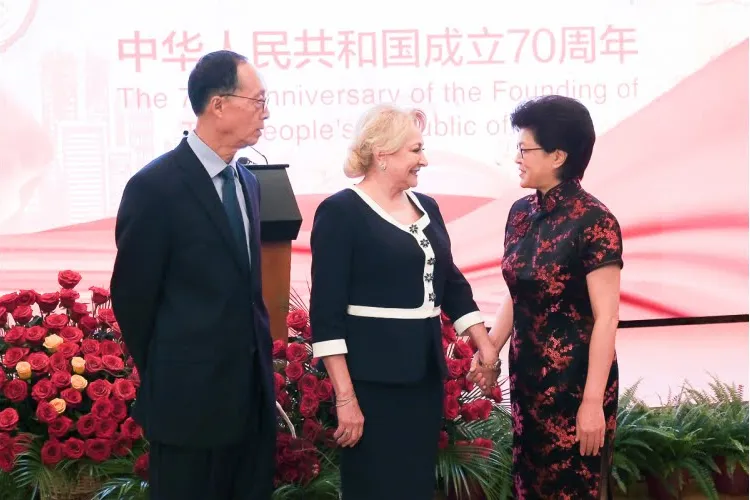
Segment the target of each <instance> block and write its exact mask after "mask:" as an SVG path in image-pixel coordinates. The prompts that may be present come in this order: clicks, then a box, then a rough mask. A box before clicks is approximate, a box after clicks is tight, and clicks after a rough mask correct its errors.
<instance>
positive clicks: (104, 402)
mask: <svg viewBox="0 0 750 500" xmlns="http://www.w3.org/2000/svg"><path fill="white" fill-rule="evenodd" d="M89 387H91V385H90V384H89ZM91 414H92V415H93V416H94V417H96V419H97V420H102V419H104V418H109V416H110V415H112V403H111V402H110V401H109V399H97V400H96V401H94V404H92V405H91Z"/></svg>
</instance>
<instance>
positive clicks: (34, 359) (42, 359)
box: [27, 352, 49, 372]
mask: <svg viewBox="0 0 750 500" xmlns="http://www.w3.org/2000/svg"><path fill="white" fill-rule="evenodd" d="M27 361H28V362H29V364H30V365H31V370H32V371H35V372H43V371H46V370H47V368H48V367H49V357H47V355H46V354H44V353H43V352H33V353H31V354H29V357H28V359H27Z"/></svg>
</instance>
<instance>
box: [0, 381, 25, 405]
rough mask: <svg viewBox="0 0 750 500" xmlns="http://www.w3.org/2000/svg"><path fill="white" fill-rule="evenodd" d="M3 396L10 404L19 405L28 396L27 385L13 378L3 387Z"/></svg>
mask: <svg viewBox="0 0 750 500" xmlns="http://www.w3.org/2000/svg"><path fill="white" fill-rule="evenodd" d="M3 395H4V396H5V398H6V399H8V400H10V402H11V403H20V402H21V401H23V400H24V399H26V396H28V395H29V384H27V383H26V382H25V381H24V380H21V379H19V378H14V379H13V380H10V381H9V382H8V383H6V384H5V387H3Z"/></svg>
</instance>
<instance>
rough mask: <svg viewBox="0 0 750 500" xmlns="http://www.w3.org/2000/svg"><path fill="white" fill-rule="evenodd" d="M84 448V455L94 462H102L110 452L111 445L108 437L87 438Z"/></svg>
mask: <svg viewBox="0 0 750 500" xmlns="http://www.w3.org/2000/svg"><path fill="white" fill-rule="evenodd" d="M84 449H85V450H86V456H87V457H89V458H90V459H91V460H93V461H94V462H104V461H105V460H107V459H108V458H109V456H110V455H111V454H112V445H111V444H110V442H109V440H108V439H87V440H86V443H85V444H84Z"/></svg>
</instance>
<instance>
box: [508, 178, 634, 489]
mask: <svg viewBox="0 0 750 500" xmlns="http://www.w3.org/2000/svg"><path fill="white" fill-rule="evenodd" d="M611 264H614V265H618V266H620V267H622V265H623V261H622V236H621V234H620V227H619V225H618V223H617V219H615V217H614V216H613V215H612V213H611V212H610V211H609V210H608V209H607V207H605V206H604V205H603V204H602V203H601V202H599V201H598V200H597V199H596V198H594V197H593V196H591V195H590V194H589V193H587V192H586V191H584V190H583V188H582V187H581V185H580V183H579V182H578V181H577V180H572V181H565V182H563V183H561V184H559V185H557V186H555V187H554V188H552V189H551V190H549V191H548V192H547V194H546V195H544V196H541V194H540V193H536V194H534V195H530V196H527V197H525V198H522V199H520V200H518V201H516V202H515V203H514V204H513V206H512V207H511V210H510V213H509V216H508V223H507V226H506V230H505V254H504V257H503V264H502V270H503V277H504V278H505V281H506V283H507V285H508V289H509V290H510V294H511V297H512V299H513V334H512V337H511V345H510V353H509V377H510V395H511V404H512V417H513V482H514V486H513V488H514V493H515V498H517V499H556V500H557V499H576V500H580V499H586V498H596V499H598V498H600V491H601V488H602V485H603V483H604V481H608V480H609V471H610V468H611V461H612V442H613V439H614V433H615V426H616V418H617V398H618V369H617V360H616V358H615V360H614V362H613V363H612V368H611V370H610V373H609V379H608V381H607V388H606V391H605V394H604V416H605V422H606V427H607V430H606V440H605V446H604V447H603V448H602V450H601V454H600V455H594V456H585V457H584V456H581V454H580V445H579V443H577V442H576V440H575V436H576V434H575V431H576V414H577V412H578V408H579V406H580V404H581V401H582V397H583V390H584V387H585V384H586V375H587V371H588V361H589V359H588V358H589V342H590V340H591V333H592V329H593V325H594V318H593V314H592V310H591V301H590V299H589V294H588V287H587V284H586V275H587V274H589V273H590V272H591V271H593V270H594V269H597V268H599V267H602V266H605V265H611Z"/></svg>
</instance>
